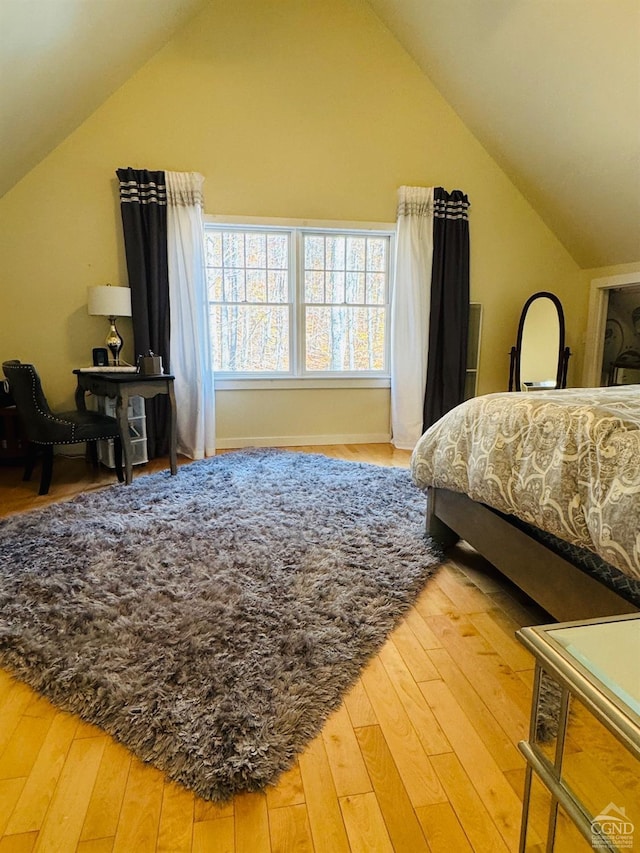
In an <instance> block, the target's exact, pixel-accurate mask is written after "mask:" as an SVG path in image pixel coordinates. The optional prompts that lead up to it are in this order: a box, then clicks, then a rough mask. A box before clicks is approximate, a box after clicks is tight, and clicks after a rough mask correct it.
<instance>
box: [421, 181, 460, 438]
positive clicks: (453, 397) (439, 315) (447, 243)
mask: <svg viewBox="0 0 640 853" xmlns="http://www.w3.org/2000/svg"><path fill="white" fill-rule="evenodd" d="M433 204H434V218H433V269H432V276H431V310H430V315H429V350H428V356H427V382H426V388H425V395H424V412H423V415H424V420H423V429H425V430H426V429H428V428H429V427H430V426H431V424H434V423H435V422H436V421H437V420H438V419H439V418H441V417H442V416H443V415H444V414H446V413H447V412H448V411H450V410H451V409H453V408H454V407H455V406H457V405H458V404H459V403H461V402H462V401H463V400H464V386H465V373H466V369H467V329H468V325H469V215H468V210H469V199H468V198H467V196H466V195H465V194H464V193H463V192H461V191H460V190H453V192H451V193H448V192H447V191H446V190H444V189H443V188H442V187H435V189H434V196H433Z"/></svg>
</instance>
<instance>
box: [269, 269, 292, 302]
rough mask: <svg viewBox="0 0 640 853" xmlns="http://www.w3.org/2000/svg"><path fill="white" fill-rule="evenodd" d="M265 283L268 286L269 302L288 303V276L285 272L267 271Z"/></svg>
mask: <svg viewBox="0 0 640 853" xmlns="http://www.w3.org/2000/svg"><path fill="white" fill-rule="evenodd" d="M267 282H268V285H269V290H268V293H269V296H268V301H269V302H288V301H289V275H288V271H287V270H282V271H280V270H277V271H275V272H274V271H272V270H269V272H268V273H267Z"/></svg>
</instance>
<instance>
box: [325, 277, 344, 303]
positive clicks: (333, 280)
mask: <svg viewBox="0 0 640 853" xmlns="http://www.w3.org/2000/svg"><path fill="white" fill-rule="evenodd" d="M326 301H327V302H338V303H341V302H344V273H343V272H328V273H327V298H326Z"/></svg>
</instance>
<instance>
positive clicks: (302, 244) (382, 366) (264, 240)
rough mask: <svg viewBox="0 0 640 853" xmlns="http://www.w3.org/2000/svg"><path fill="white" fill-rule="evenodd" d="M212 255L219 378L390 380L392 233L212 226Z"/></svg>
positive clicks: (208, 231)
mask: <svg viewBox="0 0 640 853" xmlns="http://www.w3.org/2000/svg"><path fill="white" fill-rule="evenodd" d="M205 250H206V265H207V281H208V289H209V317H210V323H211V340H212V358H213V366H214V370H215V371H216V372H217V373H218V374H222V375H223V376H224V375H225V374H226V375H228V376H230V377H234V378H238V377H247V378H259V377H267V378H272V377H298V378H302V377H344V376H361V377H375V376H385V375H387V374H388V340H387V339H388V335H387V317H388V305H389V269H390V263H391V251H392V233H391V232H389V231H372V230H366V231H365V230H357V229H348V230H338V229H327V228H321V229H320V228H317V229H311V228H300V227H275V226H274V227H269V226H253V225H247V226H245V225H218V224H213V223H207V225H206V228H205Z"/></svg>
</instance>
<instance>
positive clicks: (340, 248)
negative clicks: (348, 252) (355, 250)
mask: <svg viewBox="0 0 640 853" xmlns="http://www.w3.org/2000/svg"><path fill="white" fill-rule="evenodd" d="M325 239H326V247H327V269H328V270H343V269H344V261H345V243H346V240H345V238H344V237H326V238H325Z"/></svg>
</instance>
